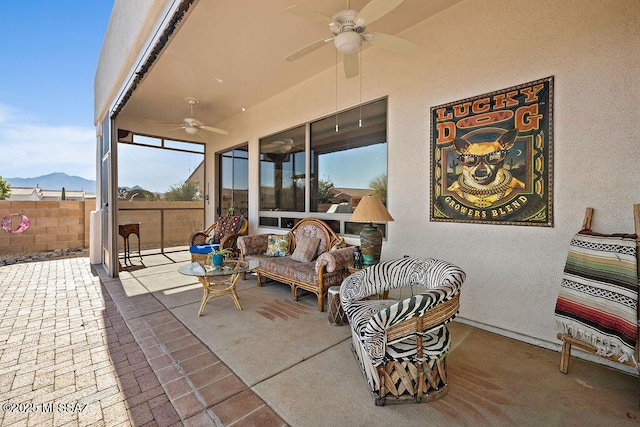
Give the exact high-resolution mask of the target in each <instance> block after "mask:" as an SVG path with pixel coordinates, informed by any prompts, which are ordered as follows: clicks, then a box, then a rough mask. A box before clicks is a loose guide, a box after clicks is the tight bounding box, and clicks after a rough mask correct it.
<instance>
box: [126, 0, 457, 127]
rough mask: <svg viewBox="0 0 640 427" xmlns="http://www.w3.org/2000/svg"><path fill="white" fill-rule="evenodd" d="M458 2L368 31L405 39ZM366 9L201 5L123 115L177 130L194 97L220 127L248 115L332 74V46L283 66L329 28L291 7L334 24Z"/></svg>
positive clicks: (323, 1)
mask: <svg viewBox="0 0 640 427" xmlns="http://www.w3.org/2000/svg"><path fill="white" fill-rule="evenodd" d="M460 1H461V0H429V1H425V0H406V1H405V2H404V3H402V4H401V5H400V6H398V7H397V8H396V9H394V10H393V11H391V12H390V13H389V14H388V15H386V16H384V17H383V18H382V19H380V20H378V21H376V22H374V23H373V24H371V25H370V26H368V27H367V31H377V32H383V33H387V34H393V35H399V36H402V34H401V33H402V31H403V30H405V29H407V28H410V27H412V26H413V25H416V24H417V23H419V22H421V21H423V20H425V19H427V18H429V17H430V16H433V15H435V14H437V13H439V12H440V11H442V10H444V9H446V8H448V7H450V6H452V5H454V4H456V3H459V2H460ZM368 2H369V0H351V1H350V2H349V1H346V0H269V1H248V0H243V1H231V0H226V1H217V0H216V1H214V0H199V1H197V2H196V3H195V4H194V5H193V6H192V8H191V10H190V11H189V13H188V14H187V15H186V17H185V20H184V23H183V24H182V25H181V26H180V27H179V28H178V30H177V31H176V32H175V33H174V35H173V37H172V39H171V40H170V41H169V43H168V44H167V46H166V48H165V50H164V51H163V52H162V53H161V55H160V56H159V57H158V59H157V60H156V62H155V64H154V65H153V67H152V68H151V70H150V71H149V72H148V73H147V75H146V76H145V77H144V79H143V80H142V82H141V83H140V85H139V86H138V87H137V89H136V90H135V92H134V93H133V94H132V96H131V98H129V100H128V101H127V103H126V105H125V106H124V108H123V109H122V114H123V115H126V116H132V117H138V118H142V119H148V120H153V121H157V122H167V123H179V122H180V121H181V120H182V119H183V118H184V117H187V116H188V115H189V106H188V104H187V103H186V101H185V98H186V97H194V98H197V99H198V100H200V104H198V105H197V106H195V112H194V116H195V117H197V118H198V119H199V120H201V121H203V122H205V123H206V124H208V125H211V126H216V125H217V124H219V123H221V122H223V121H225V120H227V119H229V118H231V117H233V116H235V115H237V114H240V113H241V109H242V108H243V107H244V108H251V107H252V106H255V105H257V104H259V103H261V102H263V101H264V100H266V99H269V98H271V97H272V96H274V95H276V94H278V93H280V92H282V91H284V90H286V89H287V88H289V87H291V86H294V85H296V84H298V83H300V82H302V81H304V80H306V79H308V78H310V77H312V76H314V75H316V74H318V73H320V72H322V71H324V70H326V69H329V68H332V67H335V48H334V47H333V44H330V46H324V47H322V48H321V49H319V50H317V51H315V52H312V53H310V54H309V55H307V56H305V57H304V58H301V59H299V60H297V61H295V62H292V63H290V62H287V61H285V60H284V58H285V57H286V56H287V55H289V54H290V53H292V52H294V51H296V50H297V49H300V48H302V47H303V46H306V45H307V44H310V43H312V42H314V41H316V40H319V39H321V38H323V37H327V36H329V35H330V32H329V29H328V27H325V26H324V25H322V24H319V23H315V22H312V21H308V20H306V19H303V18H300V17H297V16H294V15H292V14H291V13H289V12H286V10H285V9H286V8H287V7H289V6H292V5H294V4H298V5H304V6H307V7H310V8H312V9H315V10H317V11H319V12H321V13H323V14H325V15H327V16H332V15H333V14H335V13H336V12H338V11H340V10H343V9H345V8H346V6H347V4H348V3H350V5H349V6H350V7H351V8H352V9H355V10H361V9H362V7H364V6H365V5H366V4H367V3H368ZM367 45H368V44H367ZM365 46H366V45H365ZM373 49H379V48H377V47H373ZM390 55H394V54H390ZM340 72H341V73H342V68H340Z"/></svg>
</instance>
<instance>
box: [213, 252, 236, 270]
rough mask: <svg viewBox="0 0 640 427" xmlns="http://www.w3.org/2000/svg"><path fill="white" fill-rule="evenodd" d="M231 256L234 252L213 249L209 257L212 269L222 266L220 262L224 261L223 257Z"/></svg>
mask: <svg viewBox="0 0 640 427" xmlns="http://www.w3.org/2000/svg"><path fill="white" fill-rule="evenodd" d="M233 254H234V252H233V251H232V250H231V249H228V248H225V249H214V250H212V251H211V253H210V255H211V264H212V265H213V266H214V267H220V266H221V265H222V260H223V259H224V257H226V256H231V255H233Z"/></svg>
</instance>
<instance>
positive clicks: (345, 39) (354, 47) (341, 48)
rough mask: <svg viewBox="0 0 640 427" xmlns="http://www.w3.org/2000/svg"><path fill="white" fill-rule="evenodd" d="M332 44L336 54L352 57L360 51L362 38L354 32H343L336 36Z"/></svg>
mask: <svg viewBox="0 0 640 427" xmlns="http://www.w3.org/2000/svg"><path fill="white" fill-rule="evenodd" d="M333 44H335V45H336V48H338V52H340V53H341V54H343V55H352V54H354V53H356V52H358V50H360V46H361V45H362V36H360V34H358V33H356V32H355V31H345V32H343V33H340V34H338V35H337V36H336V38H335V39H334V40H333Z"/></svg>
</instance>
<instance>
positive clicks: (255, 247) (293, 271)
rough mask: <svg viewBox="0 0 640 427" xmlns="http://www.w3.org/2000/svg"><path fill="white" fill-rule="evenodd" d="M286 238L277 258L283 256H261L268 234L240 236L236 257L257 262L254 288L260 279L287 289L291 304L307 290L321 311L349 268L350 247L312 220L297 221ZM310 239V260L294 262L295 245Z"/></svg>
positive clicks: (320, 223)
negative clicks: (289, 290)
mask: <svg viewBox="0 0 640 427" xmlns="http://www.w3.org/2000/svg"><path fill="white" fill-rule="evenodd" d="M287 234H288V236H287V238H288V240H289V244H288V248H286V249H285V250H284V251H283V252H284V253H283V254H281V255H284V256H266V255H265V253H267V248H268V246H269V238H270V236H271V237H273V236H274V235H269V234H258V235H253V236H240V237H239V238H238V248H239V249H240V256H241V258H243V259H257V260H259V261H260V267H259V268H258V269H256V270H254V272H255V273H257V281H258V286H262V277H268V278H270V279H273V280H275V281H278V282H281V283H285V284H287V285H289V286H291V298H292V299H293V300H294V301H296V300H297V298H298V293H297V291H298V289H304V290H307V291H309V292H312V293H314V294H316V296H317V297H318V311H324V297H325V295H326V294H327V291H328V290H329V288H330V287H331V286H334V285H339V284H340V283H342V281H343V280H344V279H345V278H346V277H347V276H348V275H349V270H348V269H347V266H348V265H351V264H353V247H352V246H349V245H347V244H346V243H345V242H344V239H343V238H341V237H339V236H338V235H336V234H335V233H334V232H333V230H332V229H331V228H330V227H329V226H328V225H327V224H326V223H325V222H323V221H321V220H318V219H315V218H305V219H302V220H300V222H298V223H297V224H296V225H295V226H294V227H293V228H292V229H291V231H290V232H289V233H287ZM311 239H313V240H315V241H316V242H317V249H315V250H314V252H315V253H314V254H313V255H312V256H311V258H312V259H311V260H310V261H307V262H304V261H302V262H301V261H297V260H296V259H295V254H296V252H297V251H296V245H298V244H300V242H302V241H304V240H306V241H309V240H311ZM317 240H319V242H318V241H317ZM285 254H286V255H285Z"/></svg>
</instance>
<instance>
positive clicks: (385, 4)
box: [285, 0, 418, 78]
mask: <svg viewBox="0 0 640 427" xmlns="http://www.w3.org/2000/svg"><path fill="white" fill-rule="evenodd" d="M402 2H404V0H371V1H370V2H369V3H367V5H366V6H365V7H363V8H362V10H361V11H360V12H358V11H356V10H351V9H349V3H348V2H347V9H346V10H343V11H340V12H338V13H336V14H335V15H333V17H331V18H330V17H328V16H326V15H324V14H322V13H320V12H318V11H315V10H313V9H310V8H308V7H305V6H298V5H294V6H291V7H289V8H287V9H286V10H287V12H290V13H292V14H294V15H296V16H300V17H302V18H306V19H309V20H311V21H315V22H319V23H322V24H328V25H329V30H330V31H331V33H332V34H333V36H332V37H329V38H324V39H321V40H318V41H316V42H313V43H311V44H309V45H307V46H305V47H303V48H302V49H299V50H297V51H295V52H293V53H292V54H291V55H289V56H287V57H286V58H285V59H286V60H287V61H289V62H292V61H295V60H297V59H299V58H302V57H303V56H305V55H307V54H308V53H311V52H313V51H315V50H317V49H320V48H321V47H322V46H324V45H326V44H327V43H329V42H330V41H333V44H334V45H335V47H336V49H338V52H340V53H341V54H342V55H343V63H344V74H345V76H346V77H347V78H351V77H355V76H357V75H358V72H359V68H360V65H359V63H358V52H360V49H361V48H362V42H363V41H368V42H370V43H371V44H372V45H374V46H377V47H381V48H383V49H387V50H390V51H393V52H397V53H402V54H413V53H415V52H416V51H417V50H418V45H417V44H415V43H413V42H410V41H409V40H405V39H402V38H400V37H396V36H392V35H389V34H384V33H366V32H365V31H366V26H367V25H369V24H372V23H373V22H374V21H377V20H378V19H380V18H382V17H383V16H385V15H386V14H387V13H389V12H391V11H392V10H393V9H395V8H396V7H397V6H399V5H400V4H401V3H402Z"/></svg>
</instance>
